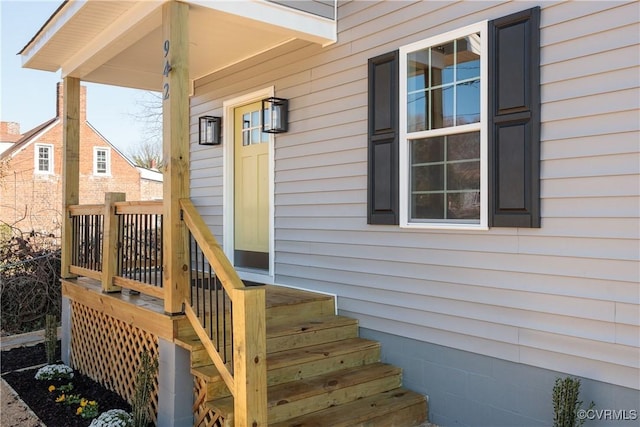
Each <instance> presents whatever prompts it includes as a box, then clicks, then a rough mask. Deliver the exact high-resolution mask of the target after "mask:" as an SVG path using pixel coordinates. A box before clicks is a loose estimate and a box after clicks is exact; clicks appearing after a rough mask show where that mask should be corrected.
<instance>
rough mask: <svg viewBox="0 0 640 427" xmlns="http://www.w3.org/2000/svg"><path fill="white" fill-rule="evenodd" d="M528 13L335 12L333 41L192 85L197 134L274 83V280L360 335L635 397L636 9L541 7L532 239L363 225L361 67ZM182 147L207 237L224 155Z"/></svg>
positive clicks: (286, 51)
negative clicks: (283, 127)
mask: <svg viewBox="0 0 640 427" xmlns="http://www.w3.org/2000/svg"><path fill="white" fill-rule="evenodd" d="M532 4H534V3H519V2H516V3H488V2H462V3H452V2H419V3H411V2H361V1H351V2H340V7H339V21H338V28H339V35H338V43H336V44H334V45H332V46H329V47H327V48H320V47H318V46H314V45H311V44H308V43H304V42H300V41H293V42H291V43H288V44H286V45H283V46H280V47H279V48H277V49H275V50H274V51H272V52H269V53H267V54H265V55H262V56H260V57H256V58H251V59H248V60H247V61H246V62H245V63H243V64H238V65H237V66H235V67H232V68H230V69H227V70H222V71H220V72H218V73H215V74H212V75H210V76H207V77H205V78H203V79H201V80H199V81H197V82H196V85H195V96H194V97H193V99H192V117H193V118H192V132H194V133H195V132H196V130H197V123H196V120H197V116H198V115H201V114H205V113H207V114H209V113H216V115H221V108H222V102H223V101H224V100H225V99H228V98H231V97H234V96H238V95H241V94H243V93H248V92H251V91H253V90H256V89H259V88H263V87H266V86H271V85H274V86H275V90H276V94H277V95H278V96H283V97H286V98H289V99H290V131H289V132H288V133H286V134H282V135H278V136H277V137H276V143H275V144H276V145H275V215H276V218H275V227H276V231H275V239H276V242H275V250H276V254H275V259H276V264H275V274H276V283H281V284H286V285H292V286H299V287H306V288H310V289H318V290H322V291H326V292H332V293H335V294H337V295H338V306H339V309H340V310H341V312H343V313H344V314H347V315H352V316H354V317H357V318H358V319H359V320H360V322H361V325H362V326H363V327H366V328H369V329H373V330H379V331H382V332H385V333H390V334H395V335H403V336H405V337H408V338H412V339H416V340H424V341H429V342H431V343H435V344H438V345H443V346H448V347H452V348H457V349H460V350H465V351H471V352H475V353H479V354H483V355H487V356H492V357H499V358H502V359H506V360H510V361H515V362H520V363H527V364H531V365H534V366H538V367H543V368H547V369H553V370H556V371H562V372H567V373H572V374H575V375H582V376H584V377H587V378H593V379H596V380H599V381H605V382H611V383H614V384H618V385H623V386H625V387H632V388H638V387H639V386H640V385H639V384H638V358H637V355H638V346H639V343H638V340H639V338H638V336H639V335H640V332H639V323H640V319H639V318H638V317H639V315H638V310H639V308H638V301H640V290H639V287H638V281H639V280H640V273H639V270H640V266H639V263H638V259H639V257H640V254H639V240H638V239H639V236H640V221H639V217H640V199H639V195H640V188H639V187H640V179H639V164H640V157H639V155H638V151H639V150H638V140H639V139H640V123H639V120H638V110H639V107H640V105H639V99H640V97H639V93H640V92H639V88H638V86H639V84H638V77H637V76H638V72H639V69H640V68H639V65H640V60H639V53H638V45H639V40H638V39H639V37H640V36H639V35H638V34H639V33H640V31H639V30H640V28H639V26H638V22H637V16H638V7H639V6H638V4H637V2H555V3H552V2H539V4H540V5H541V7H542V8H543V11H542V17H541V27H542V28H541V41H542V51H541V59H542V61H541V80H542V87H541V92H542V120H543V124H542V129H541V138H542V142H541V158H542V161H541V175H542V177H541V189H542V191H541V192H542V204H541V211H542V228H540V229H509V228H505V229H491V230H489V231H469V232H465V231H435V230H431V231H425V230H407V229H399V228H398V227H393V226H369V225H367V224H366V197H367V195H366V191H367V189H366V182H367V178H366V171H367V150H366V134H367V131H366V129H367V127H366V126H367V121H366V115H367V80H366V73H367V68H366V63H367V59H368V58H370V57H373V56H375V55H378V54H382V53H385V52H388V51H390V50H395V49H397V48H398V47H399V46H401V45H404V44H407V43H411V42H414V41H417V40H421V39H424V38H426V37H430V36H433V35H436V34H439V33H442V32H445V31H449V30H453V29H456V28H459V27H461V26H464V25H469V24H472V23H475V22H478V21H480V20H484V19H494V18H497V17H500V16H504V15H506V14H509V13H512V12H516V11H518V10H522V9H524V8H526V7H529V6H531V5H532ZM192 138H195V135H193V136H192ZM193 147H194V148H193V150H192V153H191V156H192V170H191V181H192V198H194V201H195V203H196V205H197V206H198V208H199V209H200V211H201V212H203V213H204V214H205V215H206V221H207V223H208V224H210V226H211V227H212V229H213V230H214V232H215V233H216V234H217V235H219V234H220V233H221V232H222V206H221V204H222V158H221V156H222V150H221V149H220V148H211V147H206V148H202V147H198V146H197V144H194V145H193ZM220 237H222V236H220Z"/></svg>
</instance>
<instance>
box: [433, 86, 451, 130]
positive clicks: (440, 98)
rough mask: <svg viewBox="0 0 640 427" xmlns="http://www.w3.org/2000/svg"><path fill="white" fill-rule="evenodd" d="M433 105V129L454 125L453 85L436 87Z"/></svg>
mask: <svg viewBox="0 0 640 427" xmlns="http://www.w3.org/2000/svg"><path fill="white" fill-rule="evenodd" d="M431 93H432V95H431V96H432V98H431V99H432V100H433V104H432V105H431V118H432V119H431V120H432V123H431V129H440V128H443V127H449V126H452V125H453V86H445V87H444V88H442V89H434V90H433V91H432V92H431Z"/></svg>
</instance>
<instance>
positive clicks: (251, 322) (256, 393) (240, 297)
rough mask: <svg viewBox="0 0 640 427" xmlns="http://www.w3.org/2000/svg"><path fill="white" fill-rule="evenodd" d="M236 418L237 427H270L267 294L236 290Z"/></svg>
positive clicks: (262, 291)
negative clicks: (268, 421)
mask: <svg viewBox="0 0 640 427" xmlns="http://www.w3.org/2000/svg"><path fill="white" fill-rule="evenodd" d="M233 294H234V297H233V378H234V384H235V395H234V418H235V425H236V426H237V427H262V426H267V357H266V356H267V355H266V347H267V344H266V325H265V304H266V303H265V290H264V288H261V287H255V288H241V289H234V290H233Z"/></svg>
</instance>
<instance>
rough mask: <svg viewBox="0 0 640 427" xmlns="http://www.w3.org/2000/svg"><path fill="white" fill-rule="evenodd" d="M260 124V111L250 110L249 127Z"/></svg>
mask: <svg viewBox="0 0 640 427" xmlns="http://www.w3.org/2000/svg"><path fill="white" fill-rule="evenodd" d="M258 126H260V111H252V112H251V127H258Z"/></svg>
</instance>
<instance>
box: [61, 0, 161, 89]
mask: <svg viewBox="0 0 640 427" xmlns="http://www.w3.org/2000/svg"><path fill="white" fill-rule="evenodd" d="M166 1H167V0H149V1H142V2H135V3H133V2H132V4H133V7H131V9H129V11H128V12H127V13H124V14H122V15H121V16H120V17H119V18H118V19H117V20H115V21H114V22H113V24H111V25H110V26H109V27H107V29H105V30H104V31H103V32H102V33H100V35H99V36H98V37H95V38H94V39H93V40H90V41H88V43H87V44H86V45H85V46H84V48H82V50H80V51H78V52H77V53H76V54H74V55H73V56H72V57H71V58H70V59H69V60H68V61H66V62H65V63H64V64H62V71H61V75H62V77H63V78H64V77H67V76H73V75H76V76H86V75H87V74H90V73H91V72H92V71H94V70H95V69H96V68H98V67H100V66H101V65H103V64H104V63H105V62H107V61H109V60H110V59H111V58H113V57H114V56H116V55H117V54H119V53H120V52H122V51H123V50H124V49H126V48H128V47H129V46H131V45H132V44H134V43H135V42H136V41H138V40H139V39H140V38H142V37H144V36H146V35H147V34H149V33H150V32H151V31H153V30H155V29H156V28H157V27H158V26H159V25H162V14H161V13H160V12H159V8H160V6H161V5H162V4H163V3H164V2H166ZM154 12H156V13H158V14H159V22H158V18H154Z"/></svg>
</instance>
